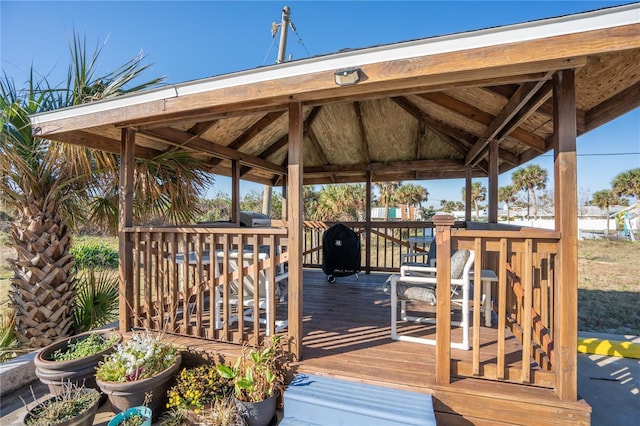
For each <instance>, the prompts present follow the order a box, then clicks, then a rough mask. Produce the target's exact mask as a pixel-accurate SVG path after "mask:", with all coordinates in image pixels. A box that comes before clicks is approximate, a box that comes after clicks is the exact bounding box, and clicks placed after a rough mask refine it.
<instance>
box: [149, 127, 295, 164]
mask: <svg viewBox="0 0 640 426" xmlns="http://www.w3.org/2000/svg"><path fill="white" fill-rule="evenodd" d="M140 133H142V134H145V135H148V136H151V137H154V138H157V139H160V140H162V141H165V142H166V143H168V144H171V145H175V144H178V145H181V144H183V143H184V141H185V140H187V139H189V140H190V141H189V142H188V144H186V145H183V146H184V147H185V148H189V149H192V150H196V151H201V152H205V153H207V154H211V155H213V156H215V157H218V158H216V159H214V160H213V161H211V165H212V166H214V165H216V164H217V163H219V159H228V160H238V161H240V162H241V163H244V164H247V165H250V166H252V167H256V168H259V169H262V170H267V171H270V172H272V173H276V174H285V173H286V170H285V168H284V167H282V166H279V165H277V164H273V163H271V162H269V161H266V160H263V159H262V158H259V157H256V156H254V155H249V154H244V153H242V152H240V151H237V150H235V149H232V148H229V147H227V146H222V145H216V144H215V143H213V142H211V141H208V140H206V139H202V138H199V137H193V135H191V134H189V133H187V132H184V131H182V130H177V129H174V128H171V127H167V128H164V129H161V128H158V129H149V130H145V131H142V132H140Z"/></svg>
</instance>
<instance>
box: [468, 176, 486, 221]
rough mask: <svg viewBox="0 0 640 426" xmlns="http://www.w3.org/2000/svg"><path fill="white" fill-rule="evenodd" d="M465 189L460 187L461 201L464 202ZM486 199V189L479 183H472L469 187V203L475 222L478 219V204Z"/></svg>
mask: <svg viewBox="0 0 640 426" xmlns="http://www.w3.org/2000/svg"><path fill="white" fill-rule="evenodd" d="M466 195H467V187H466V186H463V187H462V199H463V200H466V199H467V197H466ZM486 199H487V188H485V186H484V185H483V184H482V183H480V182H474V183H473V184H472V185H471V203H472V204H473V207H474V209H475V211H476V220H478V218H479V217H480V202H481V201H484V200H486Z"/></svg>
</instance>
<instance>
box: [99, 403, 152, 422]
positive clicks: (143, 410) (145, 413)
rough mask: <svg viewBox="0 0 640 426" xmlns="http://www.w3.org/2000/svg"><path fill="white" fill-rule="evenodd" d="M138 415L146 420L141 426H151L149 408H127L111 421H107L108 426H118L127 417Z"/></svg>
mask: <svg viewBox="0 0 640 426" xmlns="http://www.w3.org/2000/svg"><path fill="white" fill-rule="evenodd" d="M135 414H140V415H142V416H144V417H146V418H147V420H146V421H145V422H144V423H142V426H151V408H149V407H131V408H127V409H126V410H125V411H123V412H121V413H119V414H116V415H115V416H114V417H113V418H112V419H111V420H109V424H108V426H118V425H119V424H120V423H122V422H123V421H124V420H125V419H128V418H129V417H131V416H133V415H135Z"/></svg>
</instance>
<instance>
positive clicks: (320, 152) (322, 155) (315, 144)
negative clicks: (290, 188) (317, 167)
mask: <svg viewBox="0 0 640 426" xmlns="http://www.w3.org/2000/svg"><path fill="white" fill-rule="evenodd" d="M307 136H308V137H309V141H311V146H313V149H315V150H316V152H317V153H318V157H320V162H321V163H322V164H329V160H328V159H327V154H325V152H324V149H322V146H320V142H318V138H317V137H316V134H315V132H314V131H313V129H312V128H311V127H309V128H308V129H307ZM306 169H307V168H306V167H305V170H306Z"/></svg>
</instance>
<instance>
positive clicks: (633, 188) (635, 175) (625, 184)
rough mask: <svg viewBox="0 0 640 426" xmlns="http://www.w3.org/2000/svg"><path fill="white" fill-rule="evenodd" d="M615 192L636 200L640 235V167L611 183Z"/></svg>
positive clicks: (621, 174)
mask: <svg viewBox="0 0 640 426" xmlns="http://www.w3.org/2000/svg"><path fill="white" fill-rule="evenodd" d="M611 185H612V186H613V192H614V193H615V194H617V195H621V196H633V197H635V198H636V207H637V208H638V221H637V222H636V223H637V226H638V232H639V233H640V167H639V168H636V169H631V170H627V171H626V172H622V173H620V174H619V175H618V176H616V177H615V178H614V179H613V182H612V183H611Z"/></svg>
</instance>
